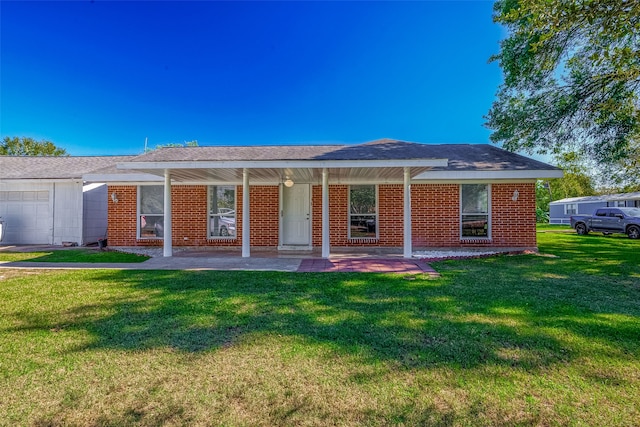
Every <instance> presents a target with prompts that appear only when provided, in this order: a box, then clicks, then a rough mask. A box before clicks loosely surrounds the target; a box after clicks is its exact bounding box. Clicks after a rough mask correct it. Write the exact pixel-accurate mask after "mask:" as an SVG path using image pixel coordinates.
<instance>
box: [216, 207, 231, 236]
mask: <svg viewBox="0 0 640 427" xmlns="http://www.w3.org/2000/svg"><path fill="white" fill-rule="evenodd" d="M214 230H217V233H215V232H214ZM211 231H212V235H214V236H223V237H227V236H235V235H236V211H235V210H233V209H228V208H220V209H218V215H215V216H212V217H211Z"/></svg>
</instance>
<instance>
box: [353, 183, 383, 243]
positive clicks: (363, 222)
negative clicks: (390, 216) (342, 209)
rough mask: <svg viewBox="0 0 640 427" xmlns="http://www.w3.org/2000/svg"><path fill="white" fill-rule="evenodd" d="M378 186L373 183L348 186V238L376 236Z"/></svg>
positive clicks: (372, 237)
mask: <svg viewBox="0 0 640 427" xmlns="http://www.w3.org/2000/svg"><path fill="white" fill-rule="evenodd" d="M377 200H378V188H377V187H376V186H375V185H351V186H349V238H350V239H376V238H377V237H378V209H377V207H378V203H377Z"/></svg>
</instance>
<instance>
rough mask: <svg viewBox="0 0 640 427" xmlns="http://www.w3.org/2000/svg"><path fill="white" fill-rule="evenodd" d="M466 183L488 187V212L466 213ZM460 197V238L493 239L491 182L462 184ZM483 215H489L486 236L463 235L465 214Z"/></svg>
mask: <svg viewBox="0 0 640 427" xmlns="http://www.w3.org/2000/svg"><path fill="white" fill-rule="evenodd" d="M465 185H485V186H486V188H487V212H486V213H478V212H473V213H464V212H463V201H464V200H463V191H462V190H463V187H464V186H465ZM459 191H460V193H459V194H460V197H459V199H460V200H459V209H460V212H459V217H458V219H459V221H460V229H459V233H460V240H491V233H492V228H493V227H491V184H489V183H482V182H477V183H468V184H460V190H459ZM467 215H468V216H472V215H473V216H482V215H486V217H487V235H486V236H465V235H463V231H464V230H463V217H464V216H467Z"/></svg>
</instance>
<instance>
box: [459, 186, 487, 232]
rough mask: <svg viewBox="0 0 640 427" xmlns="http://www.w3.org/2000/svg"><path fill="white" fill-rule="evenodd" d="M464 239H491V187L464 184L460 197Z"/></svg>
mask: <svg viewBox="0 0 640 427" xmlns="http://www.w3.org/2000/svg"><path fill="white" fill-rule="evenodd" d="M460 216H461V218H460V223H461V235H462V237H463V238H475V237H481V238H489V185H488V184H463V185H461V197H460Z"/></svg>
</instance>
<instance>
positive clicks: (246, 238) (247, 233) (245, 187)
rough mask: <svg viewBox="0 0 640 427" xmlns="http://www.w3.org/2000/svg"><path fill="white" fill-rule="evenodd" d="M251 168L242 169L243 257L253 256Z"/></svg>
mask: <svg viewBox="0 0 640 427" xmlns="http://www.w3.org/2000/svg"><path fill="white" fill-rule="evenodd" d="M249 212H250V207H249V169H247V168H244V169H242V257H243V258H248V257H250V256H251V249H250V246H251V230H250V226H249V215H250V214H249Z"/></svg>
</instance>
